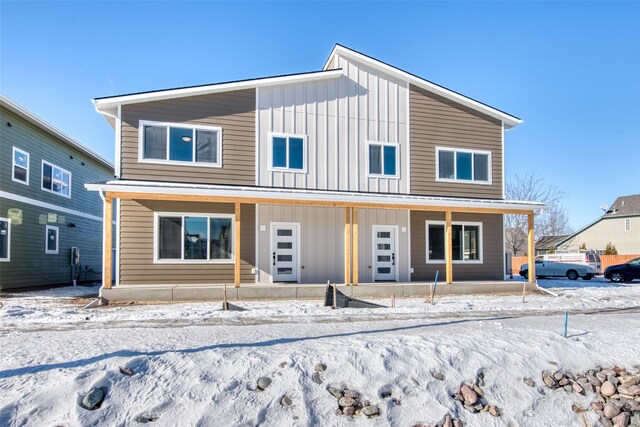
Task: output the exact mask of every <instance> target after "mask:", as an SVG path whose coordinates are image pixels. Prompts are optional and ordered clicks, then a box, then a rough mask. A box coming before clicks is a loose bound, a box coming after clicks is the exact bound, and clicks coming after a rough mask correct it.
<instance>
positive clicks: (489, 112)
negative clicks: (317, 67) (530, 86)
mask: <svg viewBox="0 0 640 427" xmlns="http://www.w3.org/2000/svg"><path fill="white" fill-rule="evenodd" d="M93 102H94V104H95V107H96V110H97V111H98V112H99V113H101V114H103V115H104V117H105V118H106V119H107V120H108V121H109V123H110V124H111V125H112V126H113V127H114V129H115V131H116V141H117V146H116V176H117V179H116V180H112V181H109V182H102V183H95V184H90V185H87V188H89V189H91V190H94V191H101V192H103V193H104V195H105V200H106V202H105V205H106V207H105V213H106V216H107V221H109V220H110V218H111V216H112V215H114V213H113V208H112V203H113V200H114V199H117V200H119V201H120V204H119V205H120V209H119V210H117V211H116V212H115V217H116V218H117V224H118V230H119V234H117V235H116V236H115V240H117V241H119V244H118V252H117V260H116V263H117V268H116V275H117V277H116V278H115V283H116V287H115V288H114V289H106V292H104V293H103V294H104V295H105V296H107V298H109V295H111V296H113V297H114V298H115V297H116V295H117V290H118V288H120V290H121V291H122V292H124V291H125V290H126V292H129V295H132V294H131V292H134V293H135V292H137V295H138V296H139V297H140V298H149V297H150V295H151V292H152V290H157V292H165V291H166V292H168V293H171V292H172V291H171V289H172V287H174V286H176V287H178V288H179V287H186V286H191V285H207V284H216V283H217V284H219V283H234V284H235V285H236V286H240V284H241V283H242V284H243V286H244V284H253V283H265V284H266V283H272V282H277V283H304V284H306V283H327V281H331V282H337V283H346V284H358V283H374V282H410V281H427V280H430V281H431V280H433V278H434V276H435V274H436V272H437V271H439V272H440V277H441V278H442V279H443V280H446V281H447V282H449V283H451V282H452V280H453V278H456V280H502V279H503V278H504V270H505V268H504V256H503V253H504V252H503V248H504V244H503V241H504V237H503V214H506V213H519V214H529V215H530V218H531V219H533V214H534V213H535V212H536V211H538V210H540V209H541V208H543V207H544V205H543V204H541V203H535V202H516V201H508V200H504V179H503V178H504V165H503V161H504V149H503V146H504V132H505V131H506V130H509V129H511V128H513V127H515V126H517V125H518V124H519V123H521V120H520V119H518V118H516V117H514V116H511V115H509V114H507V113H504V112H502V111H500V110H497V109H495V108H492V107H490V106H488V105H485V104H482V103H480V102H478V101H475V100H473V99H471V98H468V97H465V96H463V95H460V94H459V93H456V92H453V91H451V90H449V89H446V88H444V87H441V86H438V85H436V84H434V83H431V82H429V81H427V80H424V79H422V78H419V77H417V76H415V75H412V74H410V73H407V72H405V71H402V70H400V69H398V68H395V67H393V66H390V65H388V64H385V63H383V62H380V61H378V60H376V59H373V58H371V57H368V56H365V55H363V54H360V53H358V52H355V51H353V50H351V49H348V48H346V47H343V46H340V45H336V47H335V48H334V50H333V51H332V53H331V55H330V57H329V59H328V60H327V62H326V64H325V66H324V68H323V69H322V70H321V71H317V72H310V73H302V74H295V75H286V76H278V77H267V78H258V79H253V80H243V81H237V82H228V83H219V84H211V85H203V86H194V87H185V88H177V89H168V90H159V91H152V92H142V93H134V94H127V95H120V96H112V97H106V98H97V99H95V100H94V101H93ZM105 233H106V234H107V235H106V237H107V239H112V238H113V237H112V236H109V235H108V230H106V231H105ZM105 244H108V243H105ZM532 247H533V245H532ZM106 262H108V260H106ZM110 283H111V281H110V279H109V278H107V279H105V287H106V288H109V287H110ZM140 285H148V286H140ZM163 289H164V291H163ZM198 289H204V288H198ZM274 289H276V288H274ZM176 292H177V291H176V290H174V291H173V295H174V297H175V295H176ZM203 292H204V291H203ZM270 292H274V293H273V295H277V293H275V292H276V291H270ZM154 295H156V296H158V295H160V294H159V293H157V294H154Z"/></svg>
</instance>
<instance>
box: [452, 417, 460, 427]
mask: <svg viewBox="0 0 640 427" xmlns="http://www.w3.org/2000/svg"><path fill="white" fill-rule="evenodd" d="M453 427H462V420H461V419H458V418H456V419H455V420H453Z"/></svg>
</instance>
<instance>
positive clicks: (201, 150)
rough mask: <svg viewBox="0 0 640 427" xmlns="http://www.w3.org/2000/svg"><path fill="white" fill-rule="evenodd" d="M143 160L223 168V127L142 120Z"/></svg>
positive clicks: (141, 144) (141, 143) (141, 152)
mask: <svg viewBox="0 0 640 427" xmlns="http://www.w3.org/2000/svg"><path fill="white" fill-rule="evenodd" d="M139 138H140V153H139V159H140V161H141V162H147V163H169V164H181V165H184V164H188V165H192V166H209V167H222V128H221V127H217V126H199V125H198V126H195V125H183V124H177V123H160V122H149V121H141V122H140V136H139Z"/></svg>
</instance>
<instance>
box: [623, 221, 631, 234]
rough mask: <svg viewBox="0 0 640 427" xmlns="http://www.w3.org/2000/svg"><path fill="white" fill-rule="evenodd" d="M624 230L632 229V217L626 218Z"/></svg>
mask: <svg viewBox="0 0 640 427" xmlns="http://www.w3.org/2000/svg"><path fill="white" fill-rule="evenodd" d="M624 231H625V232H629V231H631V218H625V219H624Z"/></svg>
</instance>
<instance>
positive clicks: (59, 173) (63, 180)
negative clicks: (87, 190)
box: [42, 160, 71, 197]
mask: <svg viewBox="0 0 640 427" xmlns="http://www.w3.org/2000/svg"><path fill="white" fill-rule="evenodd" d="M42 189H43V190H46V191H50V192H52V193H56V194H59V195H61V196H65V197H71V172H69V171H66V170H64V169H62V168H60V167H58V166H56V165H54V164H52V163H49V162H47V161H45V160H43V161H42Z"/></svg>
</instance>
